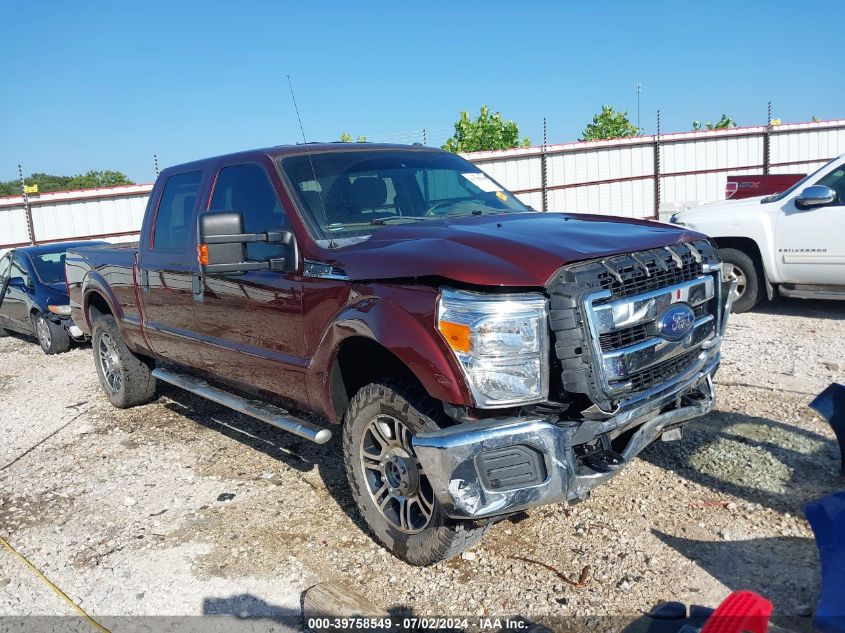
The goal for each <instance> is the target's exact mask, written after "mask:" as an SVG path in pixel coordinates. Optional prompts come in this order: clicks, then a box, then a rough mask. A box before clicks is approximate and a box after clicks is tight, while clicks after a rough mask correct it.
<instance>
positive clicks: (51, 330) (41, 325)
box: [32, 312, 70, 355]
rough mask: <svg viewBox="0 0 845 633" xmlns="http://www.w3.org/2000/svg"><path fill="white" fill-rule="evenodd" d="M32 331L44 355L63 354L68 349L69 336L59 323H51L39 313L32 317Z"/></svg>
mask: <svg viewBox="0 0 845 633" xmlns="http://www.w3.org/2000/svg"><path fill="white" fill-rule="evenodd" d="M32 329H33V330H35V336H36V337H37V338H38V344H39V345H41V349H43V350H44V353H45V354H48V355H53V354H64V353H65V352H66V351H68V350H69V349H70V335H69V334H68V333H67V331H66V330H65V328H64V327H63V326H62V325H61V324H60V323H53V322H52V321H51V320H50V319H48V318H47V317H45V316H44V315H43V314H41V313H40V312H36V313H35V314H33V315H32Z"/></svg>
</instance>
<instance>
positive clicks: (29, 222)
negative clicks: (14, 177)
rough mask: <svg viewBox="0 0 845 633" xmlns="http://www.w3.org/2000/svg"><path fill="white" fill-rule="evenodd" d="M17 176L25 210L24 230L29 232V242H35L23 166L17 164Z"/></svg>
mask: <svg viewBox="0 0 845 633" xmlns="http://www.w3.org/2000/svg"><path fill="white" fill-rule="evenodd" d="M18 177H19V178H20V179H21V195H22V196H23V207H24V209H25V210H26V232H27V233H29V243H30V244H35V227H34V225H33V223H32V209H31V208H30V206H29V194H27V193H26V183H25V182H24V179H23V167H21V166H20V163H19V164H18Z"/></svg>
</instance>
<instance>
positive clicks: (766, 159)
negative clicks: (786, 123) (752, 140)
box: [763, 101, 772, 175]
mask: <svg viewBox="0 0 845 633" xmlns="http://www.w3.org/2000/svg"><path fill="white" fill-rule="evenodd" d="M771 165H772V102H771V101H769V111H768V116H767V118H766V135H765V136H764V137H763V173H764V174H767V175H768V173H769V169H770V168H771Z"/></svg>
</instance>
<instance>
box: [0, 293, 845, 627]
mask: <svg viewBox="0 0 845 633" xmlns="http://www.w3.org/2000/svg"><path fill="white" fill-rule="evenodd" d="M0 354H2V363H0V401H2V406H0V433H2V438H3V441H2V442H0V534H1V535H2V536H3V538H5V539H7V540H8V541H9V542H10V543H11V544H12V545H13V546H14V547H15V548H16V549H17V550H18V551H19V552H20V553H21V554H22V555H24V556H25V557H26V558H28V559H29V560H30V561H31V562H32V563H33V564H34V565H35V566H36V567H37V568H38V569H40V570H41V571H42V572H43V573H44V574H46V576H47V577H49V578H50V580H52V581H53V582H54V583H55V584H56V585H57V586H58V587H60V588H61V589H62V590H63V591H64V592H66V593H67V594H68V595H69V596H70V597H71V599H73V600H74V601H75V602H76V603H77V604H78V605H80V606H81V607H82V608H83V609H85V610H86V611H87V612H88V613H89V614H91V615H92V616H94V617H95V618H98V619H100V618H103V619H106V620H107V619H108V617H109V616H120V615H167V616H184V615H199V614H220V615H224V614H228V615H235V616H244V615H250V616H259V617H278V616H284V615H289V614H298V613H299V609H300V600H301V593H302V591H303V590H305V589H307V588H308V587H309V586H311V585H313V584H314V583H316V582H320V581H326V580H335V581H339V582H341V583H344V584H346V585H348V586H350V587H353V588H355V589H356V590H357V591H358V592H360V593H362V594H363V595H365V596H366V597H368V598H369V599H370V600H372V601H373V602H375V603H376V604H377V605H379V606H381V607H384V608H385V609H389V610H391V612H397V611H399V610H405V611H411V612H413V613H415V614H418V615H444V614H452V615H458V614H460V615H475V614H491V615H522V616H525V617H527V618H529V619H532V620H537V621H550V619H551V618H556V617H560V616H569V615H579V616H584V615H589V616H597V617H598V616H619V617H622V616H625V617H627V618H630V617H635V616H637V615H638V614H640V613H642V612H645V611H648V610H649V609H650V608H651V607H652V606H654V605H655V604H656V603H658V602H659V601H661V600H680V601H684V602H687V603H695V604H702V605H706V606H711V607H713V606H716V605H717V604H718V603H719V602H720V601H721V600H722V599H723V598H724V597H725V596H726V595H727V594H728V593H729V592H730V591H732V590H735V589H740V588H749V589H754V590H756V591H759V592H760V593H762V594H764V595H765V596H767V597H769V598H770V599H771V600H772V601H773V602H774V603H775V608H776V612H777V613H778V614H779V615H783V616H788V615H789V616H791V615H799V616H806V615H807V614H809V613H810V612H811V611H812V609H813V607H814V605H815V601H816V598H817V594H818V561H817V555H816V549H815V545H814V542H813V539H812V533H811V531H810V530H809V527H808V525H807V523H806V522H805V520H804V519H803V515H802V507H803V504H804V503H806V502H807V501H809V500H811V499H813V498H816V497H819V496H821V495H823V494H826V493H828V492H832V491H834V490H836V489H840V488H842V487H843V481H842V480H841V479H840V477H839V475H838V472H839V464H838V453H837V450H836V446H835V441H834V439H833V433H832V432H831V431H830V429H829V428H828V427H827V426H826V423H824V421H822V420H821V419H820V418H819V417H818V416H816V415H815V414H814V412H812V411H811V410H810V409H808V408H807V406H806V405H807V403H808V402H809V401H810V400H811V399H812V397H813V396H814V395H815V394H816V393H818V392H819V391H821V390H822V389H823V388H824V387H826V386H827V385H828V384H829V383H831V382H834V381H837V382H843V381H845V371H843V370H845V305H843V304H841V303H836V302H830V303H826V302H803V301H789V302H787V301H781V302H778V303H776V304H773V305H770V306H767V307H765V308H763V309H761V310H758V311H756V312H754V313H752V314H744V315H734V317H733V320H732V324H731V326H730V329H729V334H728V341H727V343H726V346H725V349H724V362H723V365H722V369H721V370H720V373H719V374H718V376H717V378H718V380H717V382H718V383H719V393H718V405H717V410H716V411H714V412H713V413H712V414H711V415H709V416H707V417H706V418H704V419H702V420H700V421H698V422H696V423H695V424H694V425H692V426H690V427H688V428H687V430H686V432H685V437H684V441H683V442H672V443H667V444H661V443H658V444H655V445H654V446H652V447H650V448H649V449H647V450H646V452H644V453H643V455H642V457H641V459H639V460H637V461H636V462H635V463H634V464H632V465H631V466H630V467H629V468H628V469H627V470H626V471H625V472H624V473H623V474H622V475H621V476H619V477H617V478H616V479H615V480H613V481H612V482H611V483H610V484H608V485H606V486H604V487H603V488H600V489H598V490H597V491H595V492H594V494H593V496H592V497H591V498H590V499H589V500H588V501H586V502H584V503H581V504H579V505H576V506H572V507H565V506H563V505H559V506H551V507H544V508H539V509H536V510H533V511H531V512H528V513H527V514H525V515H524V516H521V517H519V518H518V519H515V520H510V521H504V522H501V523H498V524H496V525H495V526H494V527H493V528H492V529H491V530H490V531H489V532H488V534H487V536H486V537H485V539H484V541H483V542H482V543H481V544H480V545H479V546H478V547H476V548H475V549H473V550H472V551H470V552H468V553H466V554H464V555H463V557H461V558H457V559H454V560H451V561H447V562H445V563H442V564H439V565H436V566H434V567H431V568H427V569H418V568H414V567H410V566H408V565H405V564H404V563H402V562H400V561H398V560H396V559H395V558H393V557H392V556H390V555H389V554H388V553H387V552H386V551H385V550H383V549H381V548H380V547H378V546H377V545H375V544H374V543H373V541H371V540H370V538H369V537H368V536H367V535H366V533H365V532H364V531H362V525H361V524H360V522H359V520H358V518H357V517H356V515H355V512H354V506H353V502H352V499H351V497H350V495H349V492H348V490H347V487H346V483H345V478H344V474H343V469H342V460H341V457H340V453H339V446H338V443H337V442H335V441H333V442H332V443H331V444H329V445H328V446H327V447H317V446H314V445H311V444H309V443H307V442H304V441H302V440H298V439H297V438H295V437H293V436H290V435H286V434H284V433H282V432H279V431H276V430H275V429H272V428H270V427H266V426H263V425H261V424H260V423H257V422H253V421H251V420H250V419H247V418H244V417H242V416H240V415H237V414H234V413H231V412H230V411H228V410H226V409H223V408H221V407H218V406H216V405H213V404H210V403H207V402H205V401H201V400H199V399H197V398H194V397H192V396H190V395H187V394H185V393H183V392H180V391H178V390H176V389H173V388H169V387H167V386H166V385H162V386H160V389H159V394H160V397H159V398H158V399H157V400H156V401H155V402H153V403H151V404H149V405H146V406H143V407H139V408H136V409H131V410H126V411H120V410H117V409H114V408H112V407H111V406H110V404H109V403H108V401H107V400H106V398H105V397H104V396H103V395H102V394H101V392H100V387H99V384H98V382H97V378H96V375H95V373H94V369H93V362H92V358H91V350H90V348H88V347H83V348H76V349H74V350H72V351H71V352H69V353H68V354H64V355H62V356H59V357H50V358H48V357H46V356H45V355H44V354H43V353H42V352H41V350H40V348H39V347H38V346H37V345H36V344H34V343H32V342H31V341H29V340H26V339H24V338H17V337H10V338H4V339H0ZM515 557H521V558H522V560H521V559H517V558H515ZM524 559H530V561H536V563H543V564H545V565H548V566H551V567H553V568H554V569H555V570H556V572H555V571H552V570H550V569H548V568H546V567H543V566H541V565H539V564H536V563H535V562H529V561H527V560H524ZM587 566H589V570H588V571H587V574H588V578H587V580H586V583H585V584H586V586H585V587H584V588H581V589H579V588H575V587H573V586H571V585H570V584H569V583H567V582H566V581H565V580H564V579H563V578H564V577H565V578H568V579H571V580H573V581H574V580H577V579H578V577H579V575H581V573H582V570H584V568H585V567H587ZM68 613H72V612H71V610H70V607H69V606H68V605H67V604H66V603H65V602H63V601H61V600H60V599H59V598H58V597H57V596H56V595H55V594H54V593H53V592H51V591H50V590H48V589H47V588H46V587H45V585H44V584H43V583H42V582H41V581H39V579H38V578H37V577H36V576H35V575H34V574H33V573H32V572H31V571H30V570H29V569H27V568H26V567H24V566H23V565H22V564H21V563H20V562H19V561H18V560H17V559H15V558H13V557H12V556H11V555H10V554H9V553H8V552H6V551H5V550H3V549H2V548H0V615H3V614H5V615H62V614H68ZM113 624H114V622H113ZM273 626H275V630H285V625H284V624H281V623H279V622H276V623H275V624H273ZM113 628H117V629H118V630H119V629H120V626H113Z"/></svg>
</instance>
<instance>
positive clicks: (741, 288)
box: [722, 262, 748, 301]
mask: <svg viewBox="0 0 845 633" xmlns="http://www.w3.org/2000/svg"><path fill="white" fill-rule="evenodd" d="M722 266H724V269H723V271H724V272H723V273H722V278H723V280H724V281H736V288H735V289H734V297H733V298H734V301H736V300H737V299H739V298H740V297H741V296H742V295H744V294H745V289H746V288H747V287H748V279H747V278H746V277H745V273H744V272H743V270H742V268H740V267H739V266H737V265H736V264H730V263H727V262H726V263H723V264H722Z"/></svg>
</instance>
